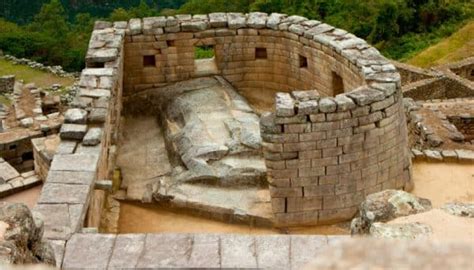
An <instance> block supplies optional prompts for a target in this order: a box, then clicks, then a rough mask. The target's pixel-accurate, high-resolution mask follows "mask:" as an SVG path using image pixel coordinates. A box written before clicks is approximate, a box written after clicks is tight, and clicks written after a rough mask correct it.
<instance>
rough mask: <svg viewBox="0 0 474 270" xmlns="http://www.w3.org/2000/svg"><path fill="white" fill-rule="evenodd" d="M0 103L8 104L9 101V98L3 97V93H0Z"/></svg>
mask: <svg viewBox="0 0 474 270" xmlns="http://www.w3.org/2000/svg"><path fill="white" fill-rule="evenodd" d="M0 104H2V105H5V106H10V105H11V101H10V99H8V98H7V97H5V96H4V95H0Z"/></svg>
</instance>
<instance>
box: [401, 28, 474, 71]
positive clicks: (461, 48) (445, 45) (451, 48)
mask: <svg viewBox="0 0 474 270" xmlns="http://www.w3.org/2000/svg"><path fill="white" fill-rule="evenodd" d="M473 48H474V21H473V22H470V23H468V24H467V25H466V26H464V27H463V28H461V29H460V30H459V31H457V32H456V33H454V34H453V35H452V36H450V37H449V38H446V39H444V40H442V41H441V42H439V43H437V44H436V45H433V46H431V47H429V48H428V49H426V50H424V51H422V52H421V53H419V54H417V55H416V56H415V57H413V58H411V59H410V60H408V61H407V62H408V63H409V64H412V65H415V66H420V67H432V66H436V65H442V64H447V63H450V62H456V61H460V60H462V59H466V58H468V57H474V49H473Z"/></svg>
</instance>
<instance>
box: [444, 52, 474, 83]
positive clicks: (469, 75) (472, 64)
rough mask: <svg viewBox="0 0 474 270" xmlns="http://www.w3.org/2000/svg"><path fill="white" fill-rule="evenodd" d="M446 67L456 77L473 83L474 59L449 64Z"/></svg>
mask: <svg viewBox="0 0 474 270" xmlns="http://www.w3.org/2000/svg"><path fill="white" fill-rule="evenodd" d="M448 67H449V69H450V70H451V71H452V72H453V73H454V74H456V75H457V76H460V77H462V78H465V79H467V80H470V81H474V57H470V58H467V59H465V60H462V61H459V62H457V63H454V64H450V65H448Z"/></svg>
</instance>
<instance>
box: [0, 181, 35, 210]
mask: <svg viewBox="0 0 474 270" xmlns="http://www.w3.org/2000/svg"><path fill="white" fill-rule="evenodd" d="M42 188H43V186H42V185H40V186H36V187H33V188H30V189H27V190H25V191H22V192H19V193H17V194H14V195H11V196H8V197H5V198H1V199H0V201H5V202H12V203H24V204H26V205H27V206H28V208H30V209H32V208H33V207H34V206H35V205H36V202H37V201H38V199H39V195H40V193H41V189H42Z"/></svg>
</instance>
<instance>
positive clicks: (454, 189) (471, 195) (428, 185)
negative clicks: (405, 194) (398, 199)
mask: <svg viewBox="0 0 474 270" xmlns="http://www.w3.org/2000/svg"><path fill="white" fill-rule="evenodd" d="M413 177H414V180H415V189H414V190H413V194H415V195H417V196H420V197H423V198H427V199H429V200H431V202H432V204H433V207H440V206H442V205H444V204H445V203H448V202H474V165H469V164H466V165H462V164H453V163H415V164H414V166H413Z"/></svg>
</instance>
